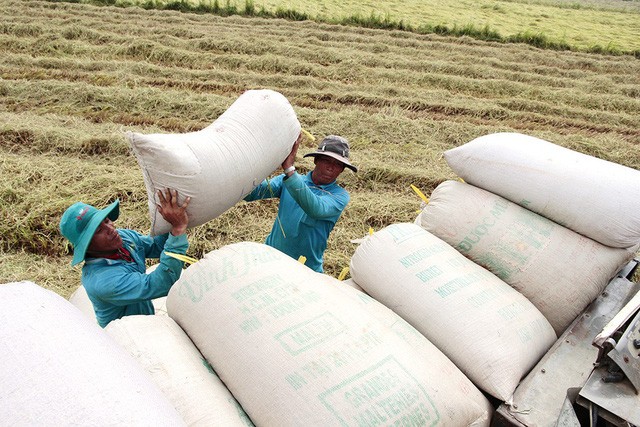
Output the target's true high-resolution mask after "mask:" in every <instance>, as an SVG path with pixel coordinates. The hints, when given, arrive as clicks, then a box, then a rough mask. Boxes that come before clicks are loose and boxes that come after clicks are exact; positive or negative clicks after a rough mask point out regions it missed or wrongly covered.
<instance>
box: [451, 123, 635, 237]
mask: <svg viewBox="0 0 640 427" xmlns="http://www.w3.org/2000/svg"><path fill="white" fill-rule="evenodd" d="M444 157H445V160H446V161H447V163H448V164H449V166H450V167H451V169H453V171H454V172H455V173H456V174H457V175H458V176H460V177H461V178H462V179H464V180H465V182H467V183H469V184H471V185H474V186H476V187H479V188H482V189H484V190H487V191H490V192H492V193H494V194H497V195H498V196H501V197H504V198H505V199H508V200H511V201H512V202H514V203H517V204H519V205H521V206H523V207H525V208H527V209H529V210H531V211H533V212H536V213H538V214H540V215H542V216H543V217H545V218H548V219H550V220H552V221H554V222H556V223H558V224H561V225H563V226H565V227H567V228H569V229H570V230H573V231H575V232H576V233H580V234H582V235H583V236H586V237H589V238H590V239H593V240H595V241H597V242H600V243H602V244H603V245H605V246H610V247H612V248H632V247H635V246H637V245H638V243H640V172H639V171H637V170H635V169H631V168H628V167H626V166H622V165H618V164H616V163H612V162H608V161H605V160H602V159H598V158H595V157H592V156H588V155H586V154H582V153H578V152H576V151H572V150H569V149H567V148H563V147H560V146H558V145H555V144H552V143H550V142H547V141H544V140H542V139H538V138H534V137H532V136H527V135H522V134H518V133H497V134H492V135H486V136H482V137H480V138H476V139H474V140H473V141H471V142H469V143H467V144H465V145H463V146H461V147H457V148H454V149H452V150H449V151H447V152H445V153H444Z"/></svg>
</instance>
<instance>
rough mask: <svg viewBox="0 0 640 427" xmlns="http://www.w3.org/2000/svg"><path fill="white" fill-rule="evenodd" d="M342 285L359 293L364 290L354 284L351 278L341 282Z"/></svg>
mask: <svg viewBox="0 0 640 427" xmlns="http://www.w3.org/2000/svg"><path fill="white" fill-rule="evenodd" d="M342 284H344V285H347V286H349V287H351V288H353V289H356V290H358V291H360V292H364V290H363V289H362V288H361V287H360V286H359V285H358V284H357V283H356V281H355V280H353V278H349V279H347V280H343V281H342Z"/></svg>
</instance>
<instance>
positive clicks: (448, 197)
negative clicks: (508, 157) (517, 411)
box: [416, 181, 636, 335]
mask: <svg viewBox="0 0 640 427" xmlns="http://www.w3.org/2000/svg"><path fill="white" fill-rule="evenodd" d="M416 224H418V225H420V226H421V227H423V228H424V229H425V230H427V231H429V232H430V233H432V234H434V235H435V236H437V237H439V238H440V239H442V240H444V241H445V242H447V243H448V244H450V245H451V246H453V247H454V248H456V249H457V250H458V251H459V252H460V253H462V254H463V255H465V256H466V257H468V258H469V259H471V260H472V261H473V262H475V263H476V264H478V265H481V266H483V267H485V268H486V269H487V270H489V271H491V272H492V273H494V274H495V275H496V276H498V277H499V278H500V279H502V280H503V281H505V282H507V283H508V284H509V285H511V286H512V287H513V288H514V289H516V290H518V291H519V292H520V293H521V294H523V295H524V296H525V297H527V298H528V299H529V301H531V302H532V303H533V305H535V306H536V307H537V308H538V310H540V312H541V313H542V314H544V316H545V317H546V318H547V320H548V321H549V323H551V325H552V326H553V328H554V329H555V331H556V333H557V334H558V335H560V334H562V332H564V330H565V329H567V327H568V326H569V325H570V324H571V322H572V321H573V320H574V319H575V318H576V317H577V316H578V315H579V314H580V313H581V312H582V311H583V310H584V309H585V307H586V306H587V305H588V304H589V303H591V301H593V300H594V299H595V298H596V297H597V296H598V294H600V292H602V290H603V289H604V288H605V287H606V285H607V283H608V282H609V280H610V279H611V278H612V277H613V276H615V274H616V273H617V272H618V270H619V269H620V267H622V266H623V265H625V264H626V263H627V262H628V261H629V260H630V259H631V258H633V255H634V252H635V249H636V248H633V249H622V248H610V247H607V246H604V245H602V244H600V243H598V242H596V241H594V240H591V239H589V238H587V237H584V236H582V235H580V234H578V233H576V232H574V231H571V230H569V229H568V228H565V227H563V226H561V225H558V224H556V223H554V222H553V221H551V220H549V219H547V218H545V217H543V216H540V215H538V214H536V213H534V212H531V211H529V210H527V209H525V208H523V207H521V206H518V205H516V204H515V203H512V202H510V201H508V200H506V199H504V198H502V197H500V196H497V195H495V194H493V193H490V192H488V191H485V190H483V189H481V188H477V187H474V186H472V185H469V184H465V183H461V182H457V181H445V182H443V183H442V184H440V185H439V186H438V187H437V188H436V189H435V190H434V192H433V193H432V195H431V198H430V199H429V203H428V204H427V205H426V206H425V208H424V209H423V210H422V212H421V213H420V214H419V215H418V217H417V218H416Z"/></svg>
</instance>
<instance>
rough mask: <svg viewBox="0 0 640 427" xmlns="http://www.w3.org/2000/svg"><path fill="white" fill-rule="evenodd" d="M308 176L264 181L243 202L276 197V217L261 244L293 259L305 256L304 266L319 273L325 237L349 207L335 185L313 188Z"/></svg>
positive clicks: (342, 192)
mask: <svg viewBox="0 0 640 427" xmlns="http://www.w3.org/2000/svg"><path fill="white" fill-rule="evenodd" d="M311 173H312V172H309V173H308V174H307V175H300V174H298V173H294V174H293V175H291V176H290V177H289V178H287V179H284V177H285V175H284V174H283V175H278V176H277V177H275V178H273V179H271V180H269V181H267V180H265V181H263V182H262V183H261V184H260V185H258V186H257V187H256V188H255V189H254V190H253V191H252V192H251V193H249V194H248V195H247V196H246V197H245V199H244V200H246V201H248V202H250V201H253V200H259V199H268V198H272V197H279V198H280V203H279V205H278V216H277V217H276V220H275V221H274V223H273V227H272V228H271V233H270V234H269V235H268V236H267V239H266V241H265V243H266V244H267V245H269V246H272V247H274V248H276V249H278V250H280V251H281V252H284V253H285V254H287V255H289V256H290V257H292V258H295V259H298V258H299V257H300V256H301V255H303V256H305V257H306V258H307V261H306V263H305V265H307V266H308V267H309V268H311V269H313V270H315V271H318V272H322V271H323V269H322V263H323V257H324V251H325V249H327V239H328V238H329V233H331V230H333V227H334V226H335V224H336V222H337V221H338V218H340V215H341V214H342V211H343V210H344V208H345V207H346V206H347V203H349V193H348V192H347V190H345V189H344V188H342V187H340V186H339V185H338V184H336V182H335V181H334V182H332V183H330V184H327V185H316V184H314V183H313V181H312V179H311Z"/></svg>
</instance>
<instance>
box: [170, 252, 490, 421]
mask: <svg viewBox="0 0 640 427" xmlns="http://www.w3.org/2000/svg"><path fill="white" fill-rule="evenodd" d="M327 280H328V279H327V278H326V276H324V275H322V274H320V273H316V272H314V271H312V270H310V269H309V268H307V267H305V266H304V265H302V264H300V263H299V262H297V261H295V260H294V259H292V258H290V257H288V256H286V255H284V254H282V253H281V252H279V251H277V250H276V249H274V248H271V247H269V246H266V245H262V244H258V243H250V242H243V243H237V244H233V245H229V246H225V247H223V248H221V249H219V250H216V251H213V252H210V253H208V254H207V255H206V256H205V257H204V258H203V259H201V260H200V261H199V262H198V263H196V264H193V265H192V266H190V267H189V268H188V269H187V270H185V271H184V272H183V274H182V276H181V278H180V279H179V280H178V281H177V282H176V284H175V285H174V286H173V287H172V289H171V291H170V293H169V296H168V299H167V307H168V311H169V316H171V317H172V318H174V319H175V320H176V322H177V323H178V324H179V325H180V326H181V327H182V329H183V330H184V331H185V332H186V333H187V334H188V335H189V337H190V338H191V340H192V341H193V342H194V343H195V345H196V346H197V347H198V349H200V351H201V353H202V354H203V355H204V356H205V357H206V359H207V360H208V361H209V362H210V363H211V365H212V366H213V368H214V369H215V370H216V372H217V373H218V375H219V376H220V378H221V379H222V380H223V382H224V383H225V384H226V385H227V386H228V388H229V390H230V391H231V392H232V394H233V395H234V396H235V397H236V398H237V399H238V401H239V402H240V404H241V405H242V407H243V408H244V409H245V411H246V412H247V414H248V415H249V417H250V418H251V419H252V420H253V421H254V422H255V423H256V425H264V426H301V425H304V426H323V427H325V426H338V425H365V424H367V425H373V424H383V425H394V424H397V425H438V424H439V425H460V426H463V425H464V426H466V425H488V421H489V414H488V409H487V402H486V399H484V397H482V396H481V395H480V394H479V393H478V392H477V390H475V391H474V387H473V385H472V384H471V383H470V382H469V381H468V380H466V379H465V378H464V375H462V373H460V372H459V370H458V369H456V368H455V367H454V366H453V365H452V363H451V361H449V360H447V358H446V357H445V356H444V355H443V354H442V353H441V352H440V351H438V350H437V349H436V348H435V347H434V346H432V345H426V347H428V349H427V350H424V349H423V348H414V347H412V346H411V345H410V344H409V343H408V341H406V340H405V339H403V338H402V337H400V336H399V335H398V334H397V333H396V332H395V331H394V330H393V329H392V328H391V327H390V323H393V322H390V321H389V320H384V321H383V320H381V319H380V318H379V317H377V316H374V315H372V314H371V313H370V312H369V311H368V310H367V309H365V308H364V307H362V306H361V305H359V304H356V303H354V298H355V296H354V294H357V293H358V292H357V291H356V290H353V289H351V288H349V286H348V285H344V284H340V283H338V284H337V285H336V284H335V280H334V279H331V280H334V285H333V286H328V285H327V284H326V281H327ZM341 289H342V290H341ZM345 290H348V291H349V292H352V294H351V296H350V297H346V296H345V295H346V294H345ZM394 316H395V315H394Z"/></svg>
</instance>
